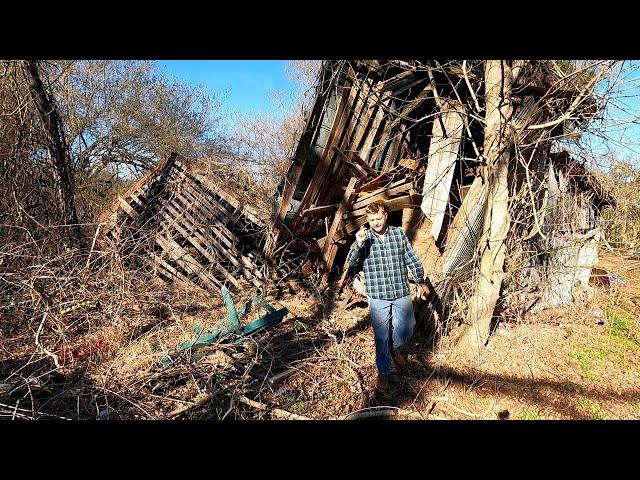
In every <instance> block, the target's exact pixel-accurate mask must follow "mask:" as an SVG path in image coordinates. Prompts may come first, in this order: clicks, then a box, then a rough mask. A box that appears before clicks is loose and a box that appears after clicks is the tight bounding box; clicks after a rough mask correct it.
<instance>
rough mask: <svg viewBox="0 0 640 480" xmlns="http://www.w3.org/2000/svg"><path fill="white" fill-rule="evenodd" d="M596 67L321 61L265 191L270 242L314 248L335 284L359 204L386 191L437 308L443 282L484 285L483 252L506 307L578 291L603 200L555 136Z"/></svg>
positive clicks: (448, 294)
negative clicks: (270, 192) (288, 147)
mask: <svg viewBox="0 0 640 480" xmlns="http://www.w3.org/2000/svg"><path fill="white" fill-rule="evenodd" d="M596 77H597V75H596V74H595V73H594V71H593V70H588V69H585V71H584V72H580V71H577V72H576V71H575V70H574V71H569V70H564V71H563V70H562V69H561V68H560V67H559V66H558V65H557V64H556V63H555V62H536V61H529V62H518V61H513V62H484V61H474V62H466V61H463V62H436V61H425V62H420V61H410V62H407V61H382V60H368V61H330V62H325V63H324V64H323V68H322V72H321V76H320V79H319V82H318V88H317V95H316V98H315V102H314V104H313V107H312V109H311V112H310V115H309V117H308V121H307V124H306V128H305V130H304V133H303V135H302V137H301V139H300V142H299V144H298V147H297V150H296V152H295V155H294V157H293V159H292V161H291V164H290V168H289V170H288V173H287V176H286V178H285V179H283V181H282V183H281V184H280V186H279V188H278V192H277V194H276V198H275V209H274V210H275V215H274V219H273V222H272V225H271V231H270V236H269V238H268V241H267V243H266V245H265V254H266V256H267V257H270V256H271V255H273V252H274V251H276V250H277V249H278V248H282V246H283V245H285V244H286V245H287V247H288V249H289V250H290V251H291V252H295V251H296V249H298V250H300V249H305V248H311V249H312V250H313V251H315V252H316V256H315V264H314V265H313V266H312V268H307V271H309V272H319V277H318V280H319V282H320V283H321V284H322V285H325V286H326V285H327V284H328V282H329V281H330V280H331V279H337V278H340V281H339V287H340V288H342V287H343V285H344V283H345V281H346V279H347V278H348V277H347V272H348V268H347V265H346V264H345V262H344V259H345V257H346V252H347V250H348V246H349V245H350V243H351V242H352V241H353V239H354V236H353V235H354V233H355V232H356V231H357V230H358V229H359V228H360V227H361V226H362V225H364V224H365V223H366V215H365V209H366V207H367V205H368V204H370V203H372V202H374V201H380V200H382V201H384V202H385V205H386V208H387V210H388V211H389V212H390V214H389V222H390V224H392V225H398V226H402V227H403V229H404V230H405V232H406V233H407V235H408V237H409V239H410V241H411V243H412V245H413V246H414V249H415V250H416V252H417V253H418V256H419V257H420V258H421V260H422V261H423V264H424V265H425V271H426V274H427V276H428V277H429V278H430V280H431V282H432V284H433V285H435V290H436V295H435V296H434V298H432V303H433V302H434V301H436V300H437V303H439V304H440V310H441V311H440V313H441V314H442V313H444V312H443V311H442V310H443V308H444V307H443V305H450V304H451V303H455V302H453V296H460V295H461V292H462V296H463V297H464V292H465V291H466V292H467V293H469V292H471V293H472V294H473V290H474V289H475V290H482V281H483V277H485V278H484V280H487V278H486V277H488V276H487V275H484V274H482V270H483V268H484V270H485V271H489V270H488V269H490V268H492V269H493V270H491V271H492V275H494V274H495V275H498V276H499V277H500V281H499V282H495V281H494V280H493V278H491V279H488V280H489V281H490V283H491V284H492V285H495V284H496V283H497V284H498V285H497V288H496V287H495V286H493V287H491V288H493V289H494V290H495V292H494V297H496V298H495V299H497V296H498V293H499V291H500V292H501V299H502V301H501V302H500V306H502V307H505V306H507V307H509V306H510V307H511V310H512V311H514V312H515V311H517V312H520V313H522V312H523V311H525V310H528V309H530V308H534V306H535V308H540V307H545V306H557V305H560V304H563V303H567V302H570V301H573V300H574V298H579V297H580V294H579V293H578V292H577V288H578V287H579V286H582V287H588V279H589V273H590V271H591V267H592V266H594V265H595V264H596V263H597V242H598V241H599V240H600V238H601V231H600V212H601V210H602V208H603V207H605V206H607V205H610V204H612V202H613V200H612V199H611V197H610V196H609V195H608V194H607V193H606V192H604V191H603V189H602V187H601V186H600V184H599V183H598V182H597V180H596V179H595V177H594V176H593V175H592V174H590V173H589V172H588V170H587V169H586V168H585V167H584V166H583V165H582V163H581V162H579V161H578V160H576V159H573V158H571V156H570V155H569V154H568V153H567V152H564V151H560V152H552V148H556V142H554V140H558V139H563V138H564V139H566V138H575V137H576V136H579V135H580V133H579V132H580V130H581V129H582V128H583V127H584V126H585V125H586V124H587V123H588V122H589V121H591V120H592V119H593V118H594V117H595V116H596V115H597V113H598V105H597V102H596V101H595V100H594V98H593V97H592V95H591V90H590V89H591V88H592V87H593V85H594V83H595V78H596ZM492 79H493V80H492ZM481 112H486V115H480V113H481ZM499 207H501V208H499ZM496 212H498V213H499V215H498V214H496ZM500 216H501V217H502V220H501V223H500V222H498V223H496V218H499V217H500ZM498 233H499V234H500V238H498V240H499V241H498V242H497V243H496V238H494V237H496V236H497V235H498ZM491 245H494V247H493V248H494V251H495V249H496V248H498V253H497V254H496V253H494V252H488V251H489V250H491ZM495 245H499V246H498V247H495ZM504 246H506V252H507V253H506V255H505V248H504ZM498 255H502V258H503V259H504V260H502V261H496V258H497V257H498ZM483 257H484V260H483ZM505 257H506V258H505ZM487 259H489V262H492V263H495V265H493V266H489V265H488V263H487ZM483 261H484V262H485V264H483V263H482V262H483ZM498 263H500V264H499V265H498ZM498 270H501V271H502V273H500V272H499V271H498ZM478 272H480V273H481V275H479V277H480V278H479V279H478V278H477V277H478V275H475V277H476V278H473V277H474V275H473V274H474V273H476V274H477V273H478ZM503 273H507V274H508V275H506V277H505V279H504V282H502V276H503ZM474 282H475V283H474ZM501 287H502V288H501ZM574 287H575V288H574ZM500 288H501V290H500ZM438 297H439V298H438ZM495 299H494V302H493V305H491V303H492V302H491V301H490V300H489V301H488V300H487V299H482V301H481V302H480V301H478V300H477V299H476V301H477V302H478V303H483V305H482V306H479V307H477V308H476V310H479V309H482V308H488V309H489V310H490V312H489V313H488V314H489V315H491V314H492V312H493V310H494V309H493V307H494V306H495ZM471 302H472V301H471V300H470V299H469V298H466V299H465V301H464V302H462V303H463V307H462V308H461V311H466V310H469V307H470V305H471ZM487 305H488V307H487ZM471 310H473V309H471ZM503 310H504V309H503ZM507 310H508V309H507ZM462 316H464V314H462ZM485 316H487V315H486V314H485Z"/></svg>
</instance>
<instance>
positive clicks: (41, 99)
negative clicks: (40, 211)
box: [23, 60, 82, 244]
mask: <svg viewBox="0 0 640 480" xmlns="http://www.w3.org/2000/svg"><path fill="white" fill-rule="evenodd" d="M23 73H24V76H25V79H26V81H27V84H28V85H29V92H30V93H31V97H32V98H33V102H34V104H35V106H36V109H37V110H38V114H39V116H40V119H41V120H42V125H43V130H44V134H45V138H46V141H47V149H48V150H49V158H50V160H51V163H52V165H53V172H54V178H55V181H56V184H57V187H58V196H59V198H60V204H61V206H62V223H63V224H64V225H66V226H68V227H69V228H70V229H71V234H72V236H73V237H74V240H75V242H76V243H77V244H80V243H81V240H82V232H81V231H80V225H79V224H78V214H77V211H76V204H75V194H74V182H73V170H72V167H71V156H70V154H69V147H68V145H67V141H66V138H65V136H64V130H63V128H62V120H61V118H60V115H59V113H58V110H57V108H56V105H55V101H54V99H53V96H52V95H50V94H49V93H48V92H47V91H46V89H45V87H44V84H43V83H42V79H41V78H40V73H39V71H38V61H37V60H27V61H25V62H24V64H23Z"/></svg>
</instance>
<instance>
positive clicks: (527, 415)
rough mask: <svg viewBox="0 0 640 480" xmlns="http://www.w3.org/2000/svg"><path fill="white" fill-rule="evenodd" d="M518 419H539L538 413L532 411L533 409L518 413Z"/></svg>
mask: <svg viewBox="0 0 640 480" xmlns="http://www.w3.org/2000/svg"><path fill="white" fill-rule="evenodd" d="M518 418H519V419H520V420H540V415H538V412H534V411H533V410H523V411H521V412H520V414H519V415H518Z"/></svg>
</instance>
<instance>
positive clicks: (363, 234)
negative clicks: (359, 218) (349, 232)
mask: <svg viewBox="0 0 640 480" xmlns="http://www.w3.org/2000/svg"><path fill="white" fill-rule="evenodd" d="M366 238H367V227H365V226H364V225H362V226H361V227H360V230H358V233H356V242H357V243H358V247H359V248H362V246H363V245H364V241H365V240H366Z"/></svg>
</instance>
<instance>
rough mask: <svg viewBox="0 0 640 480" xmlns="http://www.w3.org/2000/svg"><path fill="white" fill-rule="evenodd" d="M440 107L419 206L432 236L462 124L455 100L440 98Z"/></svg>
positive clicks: (448, 185) (444, 205)
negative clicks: (439, 119) (439, 118)
mask: <svg viewBox="0 0 640 480" xmlns="http://www.w3.org/2000/svg"><path fill="white" fill-rule="evenodd" d="M441 108H442V110H441V112H440V115H441V120H442V121H436V120H434V122H433V134H432V137H431V143H430V144H429V161H428V163H427V169H426V171H425V173H424V184H423V187H422V195H423V199H422V205H421V206H420V208H421V209H422V212H423V213H424V214H425V216H426V217H427V218H428V219H429V220H431V235H433V238H438V237H439V235H440V230H441V228H442V222H443V220H444V214H445V212H446V209H447V205H448V202H449V191H450V189H451V180H452V179H453V174H454V172H455V166H456V164H457V161H458V151H459V150H460V142H461V139H462V129H463V126H464V120H463V115H464V109H463V106H462V105H461V104H460V103H459V102H458V101H456V100H452V99H442V102H441ZM443 128H444V130H443Z"/></svg>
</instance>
